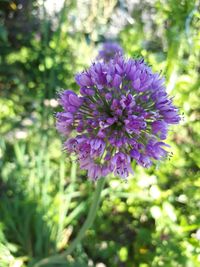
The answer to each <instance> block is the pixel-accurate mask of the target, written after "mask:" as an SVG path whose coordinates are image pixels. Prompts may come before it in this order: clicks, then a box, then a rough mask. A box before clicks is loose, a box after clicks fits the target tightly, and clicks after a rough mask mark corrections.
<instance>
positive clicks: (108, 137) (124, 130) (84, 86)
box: [57, 56, 180, 180]
mask: <svg viewBox="0 0 200 267" xmlns="http://www.w3.org/2000/svg"><path fill="white" fill-rule="evenodd" d="M75 79H76V82H77V84H78V85H79V87H80V95H77V94H76V93H74V92H73V91H70V90H66V91H64V92H62V93H61V94H60V104H61V105H62V107H63V111H62V112H59V113H57V128H58V130H59V131H60V132H61V133H62V134H63V135H64V136H66V137H67V140H66V142H65V143H64V148H65V149H66V150H67V151H68V152H69V153H74V154H75V155H76V156H77V158H78V161H79V164H80V168H81V169H85V170H87V171H88V176H89V177H90V178H92V179H94V180H95V179H97V178H99V177H101V176H105V175H107V174H109V173H111V172H113V173H114V174H115V175H119V176H121V177H122V178H126V177H127V176H128V175H129V173H132V172H133V171H132V167H131V162H132V161H135V162H136V163H137V164H139V165H141V166H143V167H145V168H148V167H149V166H151V165H152V163H153V162H154V161H156V160H157V161H159V160H162V159H163V158H165V157H166V156H167V155H168V152H167V151H166V150H165V148H166V147H168V145H167V144H165V143H164V140H165V139H166V137H167V132H168V126H169V125H170V124H177V123H179V121H180V116H179V113H178V110H177V108H176V107H175V106H174V105H173V103H172V99H171V98H169V96H168V95H167V93H166V89H165V86H164V79H163V78H162V77H161V76H160V74H158V73H153V72H152V70H151V68H150V67H148V66H147V65H146V64H145V63H144V61H143V60H141V59H140V60H133V59H128V60H127V59H125V58H124V57H123V56H116V57H115V58H114V59H112V60H110V61H109V62H105V61H103V62H97V63H93V64H92V66H91V67H90V68H89V69H87V70H86V71H84V72H82V73H79V74H77V75H76V77H75Z"/></svg>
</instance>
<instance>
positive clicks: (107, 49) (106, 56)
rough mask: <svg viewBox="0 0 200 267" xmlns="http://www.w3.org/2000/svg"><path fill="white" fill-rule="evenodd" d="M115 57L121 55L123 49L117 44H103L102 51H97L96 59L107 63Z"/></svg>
mask: <svg viewBox="0 0 200 267" xmlns="http://www.w3.org/2000/svg"><path fill="white" fill-rule="evenodd" d="M116 55H123V49H122V47H121V46H120V45H119V44H118V43H117V42H111V41H110V42H105V43H104V44H103V47H102V49H101V50H100V51H99V54H98V57H97V59H99V60H101V59H102V60H104V61H106V62H107V61H109V60H111V59H113V58H114V57H115V56H116Z"/></svg>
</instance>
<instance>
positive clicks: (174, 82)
mask: <svg viewBox="0 0 200 267" xmlns="http://www.w3.org/2000/svg"><path fill="white" fill-rule="evenodd" d="M41 2H42V4H41ZM85 2H86V3H85ZM85 2H84V3H85V4H82V2H81V1H72V0H71V1H65V2H64V6H63V8H62V9H61V10H60V11H59V12H55V13H54V14H53V15H50V14H49V13H47V10H46V9H45V1H44V2H43V1H9V0H8V1H2V2H1V3H0V6H1V11H0V50H1V56H0V73H1V77H0V96H1V99H0V125H1V127H0V134H1V139H0V266H2V267H16V266H17V267H26V266H33V264H34V263H35V262H37V261H38V260H39V259H42V258H44V257H46V256H50V255H52V254H54V253H57V252H58V253H59V252H61V251H63V250H64V249H65V248H67V246H68V245H69V242H70V241H71V240H72V239H73V238H74V236H76V234H77V232H78V230H79V229H80V226H81V225H82V224H83V221H84V218H85V217H86V215H87V212H88V208H89V204H90V201H91V197H92V192H93V190H94V186H95V185H94V184H93V183H91V182H90V181H88V180H87V177H85V172H82V171H80V170H79V169H78V168H77V166H76V163H75V161H74V159H73V158H68V157H67V155H65V153H63V152H62V147H61V140H60V136H59V135H58V134H57V132H56V130H55V120H54V113H55V112H56V111H57V110H58V107H57V102H56V100H55V98H56V97H57V92H58V91H60V90H62V88H72V89H73V90H77V86H76V85H75V82H74V75H75V73H76V72H77V71H80V70H81V69H82V68H84V67H86V66H87V65H88V64H89V63H90V62H91V61H92V60H94V58H95V56H96V53H97V48H98V44H99V43H100V42H101V41H102V40H104V39H105V37H104V35H105V36H106V32H107V31H108V32H109V31H110V29H112V27H114V26H113V25H114V22H113V21H112V19H113V17H116V16H119V15H118V14H119V12H121V13H120V14H122V13H123V12H126V11H127V10H128V12H127V13H125V14H126V15H125V17H126V18H127V21H126V23H124V24H122V25H118V32H119V34H118V40H119V41H120V43H121V45H122V46H123V48H124V50H125V52H126V54H128V55H129V56H143V57H144V58H145V60H146V61H147V62H148V64H150V65H152V67H153V69H154V70H155V71H160V70H162V71H163V73H164V75H165V76H166V80H167V89H168V91H169V92H170V94H171V95H172V96H174V101H175V103H176V105H178V106H179V107H180V110H181V112H182V113H184V120H183V121H182V123H181V125H180V126H178V127H174V128H172V131H171V133H170V137H169V144H170V145H171V147H172V151H173V153H174V156H173V157H172V159H171V160H170V161H167V160H166V161H165V162H163V163H161V164H160V166H156V167H152V168H151V169H149V170H143V169H141V168H140V167H135V168H134V169H135V174H134V177H131V178H130V179H129V181H128V183H124V182H123V181H121V180H120V179H119V178H117V177H108V178H107V186H106V188H105V190H104V191H103V196H102V197H103V202H102V206H101V208H100V209H99V211H98V215H97V218H96V220H95V223H94V225H93V227H92V228H91V229H90V230H89V231H88V232H87V235H86V237H85V239H84V240H83V242H82V244H80V246H79V247H78V248H77V250H76V251H75V252H74V253H73V255H70V256H69V257H68V258H67V259H66V260H65V261H63V262H61V263H59V264H58V265H57V266H67V267H70V266H73V267H84V266H98V265H97V264H98V263H103V264H104V265H103V266H109V267H115V266H124V267H158V266H163V267H179V266H180V267H198V266H199V265H200V257H199V254H200V247H199V244H200V243H199V242H200V241H199V240H198V239H197V235H196V232H197V230H198V229H199V228H200V212H199V207H200V193H199V191H200V171H199V169H200V152H199V151H200V143H199V140H200V123H199V118H200V108H199V100H200V79H199V70H200V63H199V58H200V31H199V28H200V12H199V4H198V1H194V0H192V1H191V0H183V1H173V0H168V1H164V0H161V1H158V0H155V1H138V2H137V1H136V2H137V3H135V4H134V8H133V9H131V7H130V6H129V5H127V6H124V5H123V1H117V0H116V1H115V0H113V1H106V0H103V1H99V2H98V1H85ZM97 2H98V3H97ZM127 2H129V1H127ZM20 4H21V6H20ZM41 14H43V15H41ZM111 15H113V16H111ZM22 18H23V20H22ZM48 266H52V267H55V266H56V265H55V264H54V263H53V262H52V263H51V264H50V265H48Z"/></svg>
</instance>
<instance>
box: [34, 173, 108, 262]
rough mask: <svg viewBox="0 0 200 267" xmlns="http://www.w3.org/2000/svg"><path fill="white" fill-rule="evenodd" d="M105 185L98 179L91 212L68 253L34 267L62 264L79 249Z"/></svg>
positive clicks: (93, 217) (95, 212)
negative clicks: (78, 246)
mask: <svg viewBox="0 0 200 267" xmlns="http://www.w3.org/2000/svg"><path fill="white" fill-rule="evenodd" d="M104 185H105V178H104V177H102V178H101V179H98V181H97V186H96V190H95V192H94V196H93V200H92V204H91V206H90V210H89V213H88V216H87V218H86V220H85V222H84V224H83V226H82V227H81V229H80V231H79V232H78V235H77V236H76V238H75V239H74V240H73V242H72V243H71V244H70V245H69V247H68V248H67V250H66V251H64V252H62V253H61V254H56V255H53V256H50V257H48V258H45V259H42V260H41V261H39V262H37V263H36V264H35V265H34V266H33V267H41V266H44V265H46V264H50V263H51V264H52V263H60V262H63V261H64V260H65V258H66V256H68V255H70V254H71V253H72V252H73V251H74V249H75V248H76V247H77V245H78V244H79V243H80V242H81V240H82V239H83V237H84V236H85V233H86V231H87V230H88V229H89V228H90V227H91V226H92V224H93V222H94V219H95V217H96V214H97V210H98V207H99V203H100V199H101V192H102V190H103V188H104Z"/></svg>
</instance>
